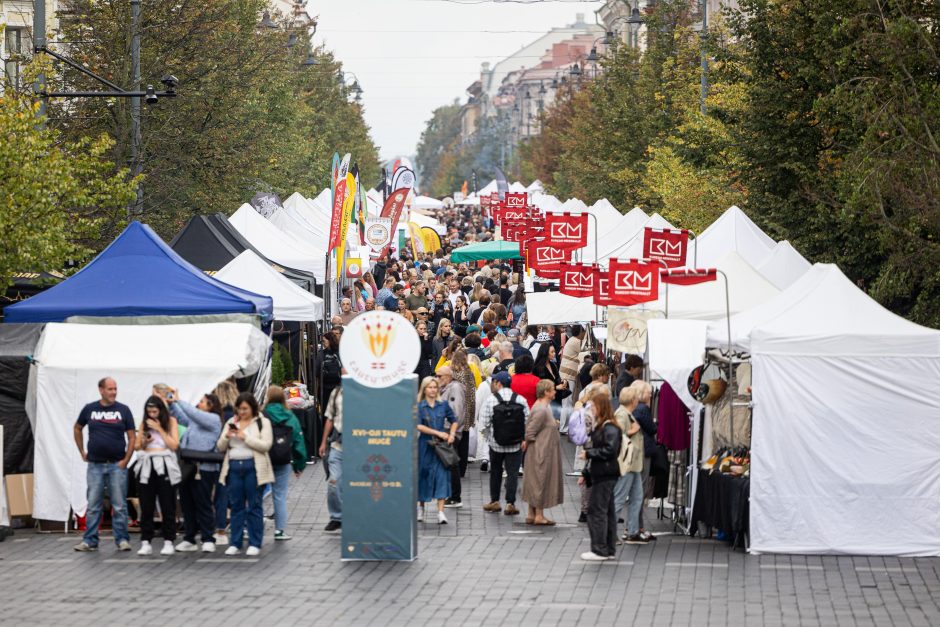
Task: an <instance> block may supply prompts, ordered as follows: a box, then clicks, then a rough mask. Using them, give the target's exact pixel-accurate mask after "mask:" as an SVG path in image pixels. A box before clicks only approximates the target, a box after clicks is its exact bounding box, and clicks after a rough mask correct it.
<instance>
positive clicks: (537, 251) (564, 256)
mask: <svg viewBox="0 0 940 627" xmlns="http://www.w3.org/2000/svg"><path fill="white" fill-rule="evenodd" d="M525 249H526V255H527V258H528V261H529V265H530V266H532V267H533V268H535V271H536V272H537V273H538V275H539V276H543V277H546V278H552V279H557V278H558V272H559V271H560V270H561V264H562V263H566V262H568V261H570V260H571V251H570V250H568V249H567V248H559V247H557V246H554V245H553V244H552V243H551V242H549V241H548V240H544V239H543V240H528V241H527V242H526V243H525ZM545 272H551V273H553V274H554V276H549V275H547V274H545Z"/></svg>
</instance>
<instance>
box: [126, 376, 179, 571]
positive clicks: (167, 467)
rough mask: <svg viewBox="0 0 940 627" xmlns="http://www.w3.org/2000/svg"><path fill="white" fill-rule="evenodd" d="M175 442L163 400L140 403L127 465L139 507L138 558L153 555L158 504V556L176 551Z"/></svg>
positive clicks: (172, 422)
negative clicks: (140, 413) (140, 418)
mask: <svg viewBox="0 0 940 627" xmlns="http://www.w3.org/2000/svg"><path fill="white" fill-rule="evenodd" d="M179 442H180V441H179V426H178V425H177V422H176V419H175V418H173V417H172V416H170V412H169V411H168V410H167V407H166V403H164V402H163V399H162V398H160V397H159V396H157V395H152V396H151V397H150V398H148V399H147V402H146V403H145V404H144V420H143V424H141V426H140V433H139V434H138V436H137V438H135V446H134V448H135V449H136V450H137V451H138V453H137V457H136V458H135V460H134V462H133V464H132V466H131V468H132V469H133V471H134V473H135V475H136V477H137V491H138V502H139V504H140V550H138V551H137V554H138V555H151V554H152V553H153V547H151V542H152V541H153V536H154V523H153V516H154V512H155V511H156V507H157V503H158V502H159V503H160V520H161V525H160V528H161V529H160V530H161V535H162V536H163V548H162V549H160V555H173V553H175V552H176V551H175V550H174V548H173V543H174V542H175V541H176V486H177V485H179V483H180V481H181V480H182V474H181V473H180V466H179V462H178V461H177V457H176V451H177V449H178V448H179Z"/></svg>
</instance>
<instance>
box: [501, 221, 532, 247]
mask: <svg viewBox="0 0 940 627" xmlns="http://www.w3.org/2000/svg"><path fill="white" fill-rule="evenodd" d="M500 230H501V231H502V234H503V239H504V240H506V241H507V242H522V241H524V240H525V239H526V235H527V233H528V230H529V229H528V225H527V224H526V223H525V222H509V221H504V222H503V225H502V226H501V227H500Z"/></svg>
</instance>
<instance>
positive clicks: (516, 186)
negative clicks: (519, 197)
mask: <svg viewBox="0 0 940 627" xmlns="http://www.w3.org/2000/svg"><path fill="white" fill-rule="evenodd" d="M509 191H510V192H512V193H513V194H521V193H522V192H527V191H529V190H528V189H526V186H525V185H523V184H522V183H520V182H519V181H516V182H515V183H510V185H509Z"/></svg>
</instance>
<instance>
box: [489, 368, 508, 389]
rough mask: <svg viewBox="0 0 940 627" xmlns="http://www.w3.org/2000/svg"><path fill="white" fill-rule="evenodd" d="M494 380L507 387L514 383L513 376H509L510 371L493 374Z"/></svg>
mask: <svg viewBox="0 0 940 627" xmlns="http://www.w3.org/2000/svg"><path fill="white" fill-rule="evenodd" d="M493 381H496V382H497V383H499V384H500V385H502V386H503V387H504V388H505V387H509V385H510V384H511V383H512V377H510V376H509V373H508V372H497V373H496V374H494V375H493Z"/></svg>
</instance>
